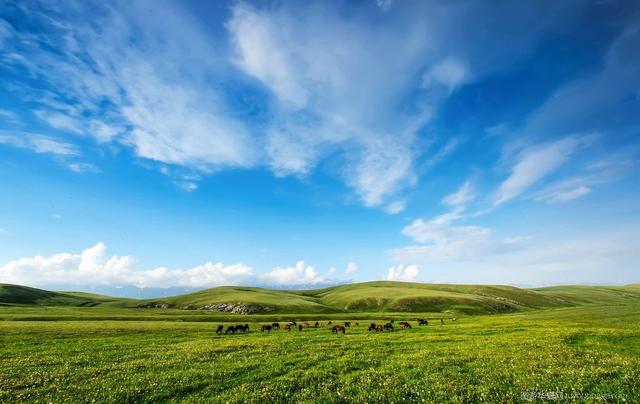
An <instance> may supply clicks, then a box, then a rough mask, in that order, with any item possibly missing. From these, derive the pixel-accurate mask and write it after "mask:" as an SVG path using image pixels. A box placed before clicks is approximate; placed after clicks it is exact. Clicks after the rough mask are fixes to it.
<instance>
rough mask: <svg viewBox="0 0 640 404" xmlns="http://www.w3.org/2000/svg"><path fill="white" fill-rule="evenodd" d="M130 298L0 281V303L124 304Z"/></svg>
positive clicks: (84, 305) (128, 301) (51, 304)
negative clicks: (54, 289)
mask: <svg viewBox="0 0 640 404" xmlns="http://www.w3.org/2000/svg"><path fill="white" fill-rule="evenodd" d="M131 301H132V300H131V299H124V298H116V297H111V296H103V295H96V294H92V293H84V292H52V291H48V290H42V289H36V288H30V287H28V286H19V285H8V284H2V283H0V305H37V306H75V307H92V306H98V305H107V306H125V305H127V304H130V302H131Z"/></svg>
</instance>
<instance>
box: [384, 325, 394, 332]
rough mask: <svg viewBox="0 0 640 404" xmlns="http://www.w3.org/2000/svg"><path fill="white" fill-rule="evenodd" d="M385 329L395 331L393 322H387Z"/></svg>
mask: <svg viewBox="0 0 640 404" xmlns="http://www.w3.org/2000/svg"><path fill="white" fill-rule="evenodd" d="M384 329H385V330H387V331H393V324H391V323H387V324H385V325H384Z"/></svg>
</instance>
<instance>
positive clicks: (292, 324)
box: [288, 321, 298, 327]
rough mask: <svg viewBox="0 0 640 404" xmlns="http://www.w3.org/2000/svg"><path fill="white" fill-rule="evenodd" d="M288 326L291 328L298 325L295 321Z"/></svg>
mask: <svg viewBox="0 0 640 404" xmlns="http://www.w3.org/2000/svg"><path fill="white" fill-rule="evenodd" d="M288 325H289V327H295V326H296V325H298V324H296V322H295V321H290V322H289V324H288Z"/></svg>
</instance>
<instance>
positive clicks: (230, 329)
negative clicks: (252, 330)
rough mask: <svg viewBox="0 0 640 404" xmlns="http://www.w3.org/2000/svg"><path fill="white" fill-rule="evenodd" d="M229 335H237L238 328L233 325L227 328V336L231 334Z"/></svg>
mask: <svg viewBox="0 0 640 404" xmlns="http://www.w3.org/2000/svg"><path fill="white" fill-rule="evenodd" d="M229 333H232V334H235V333H236V327H235V326H232V325H230V326H229V327H227V331H226V332H225V334H229Z"/></svg>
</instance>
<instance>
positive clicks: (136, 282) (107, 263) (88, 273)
mask: <svg viewBox="0 0 640 404" xmlns="http://www.w3.org/2000/svg"><path fill="white" fill-rule="evenodd" d="M252 276H253V269H252V268H251V267H249V266H246V265H243V264H235V265H224V264H222V263H212V262H207V263H205V264H202V265H198V266H196V267H193V268H188V269H169V268H166V267H158V268H154V269H148V270H140V269H137V268H136V259H135V258H134V257H133V256H130V255H126V256H118V255H111V254H109V253H108V251H107V247H106V245H105V244H104V243H98V244H96V245H95V246H93V247H91V248H87V249H86V250H84V251H83V252H82V253H80V254H73V253H59V254H55V255H53V256H50V257H43V256H39V255H38V256H35V257H32V258H21V259H18V260H14V261H10V262H8V263H6V264H5V265H3V266H1V267H0V281H1V282H6V283H15V284H22V285H31V286H41V287H46V286H56V285H64V287H88V286H95V285H101V286H104V285H108V286H130V285H133V286H136V287H140V288H168V287H175V286H181V287H189V288H204V287H211V286H218V285H233V284H240V283H243V282H246V281H247V280H248V279H251V277H252Z"/></svg>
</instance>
